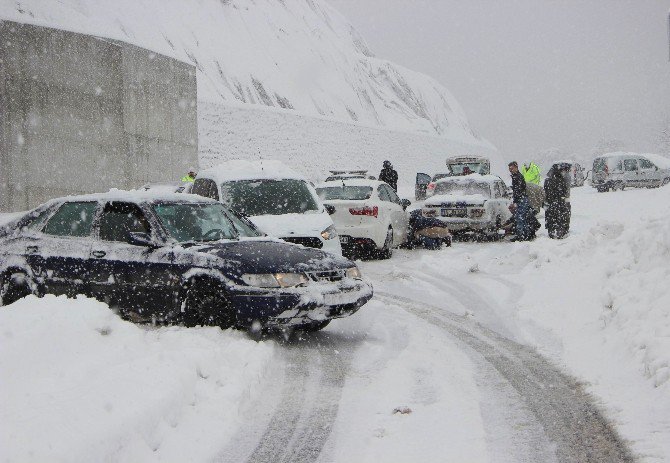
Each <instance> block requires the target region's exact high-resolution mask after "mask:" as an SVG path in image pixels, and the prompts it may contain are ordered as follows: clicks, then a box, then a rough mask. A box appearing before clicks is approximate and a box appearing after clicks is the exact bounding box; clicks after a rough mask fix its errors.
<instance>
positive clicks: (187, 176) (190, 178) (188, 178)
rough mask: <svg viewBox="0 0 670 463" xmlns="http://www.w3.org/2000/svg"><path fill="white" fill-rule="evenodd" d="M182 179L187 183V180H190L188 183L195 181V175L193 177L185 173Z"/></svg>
mask: <svg viewBox="0 0 670 463" xmlns="http://www.w3.org/2000/svg"><path fill="white" fill-rule="evenodd" d="M181 181H182V182H184V183H187V182H188V183H193V182H195V178H194V177H191V176H190V175H188V174H186V175H184V176H183V177H182V178H181Z"/></svg>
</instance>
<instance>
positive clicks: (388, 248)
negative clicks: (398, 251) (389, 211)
mask: <svg viewBox="0 0 670 463" xmlns="http://www.w3.org/2000/svg"><path fill="white" fill-rule="evenodd" d="M378 255H379V258H380V259H390V258H391V256H393V227H389V228H388V230H387V231H386V239H385V240H384V247H382V248H381V249H380V250H379V253H378Z"/></svg>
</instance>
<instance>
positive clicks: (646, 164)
mask: <svg viewBox="0 0 670 463" xmlns="http://www.w3.org/2000/svg"><path fill="white" fill-rule="evenodd" d="M638 165H639V167H640V173H639V175H640V186H656V185H660V182H661V174H660V172H659V170H658V169H657V168H656V166H655V165H654V164H653V163H652V162H651V161H650V160H649V159H645V158H639V159H638Z"/></svg>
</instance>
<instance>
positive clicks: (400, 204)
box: [316, 179, 410, 259]
mask: <svg viewBox="0 0 670 463" xmlns="http://www.w3.org/2000/svg"><path fill="white" fill-rule="evenodd" d="M316 192H317V194H318V195H319V198H320V199H321V201H322V202H323V204H324V205H325V206H326V209H328V211H329V213H330V214H331V218H332V219H333V222H334V223H335V228H336V229H337V233H338V234H339V236H340V243H341V244H342V250H343V252H344V253H345V255H347V254H348V255H357V254H362V255H364V256H372V255H376V256H379V257H381V258H383V259H388V258H389V257H391V254H392V253H393V248H394V247H397V246H400V245H402V244H404V243H405V242H406V241H407V229H408V225H409V215H408V214H407V211H406V209H407V206H409V204H410V202H409V201H408V200H406V199H403V200H401V199H400V198H399V197H398V195H397V194H396V192H395V191H394V190H393V188H391V187H390V186H389V185H388V184H386V183H384V182H380V181H378V180H369V179H348V180H336V181H329V182H324V183H322V184H320V185H318V186H317V187H316Z"/></svg>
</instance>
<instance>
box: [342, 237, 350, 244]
mask: <svg viewBox="0 0 670 463" xmlns="http://www.w3.org/2000/svg"><path fill="white" fill-rule="evenodd" d="M348 242H349V237H348V236H340V243H348Z"/></svg>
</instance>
